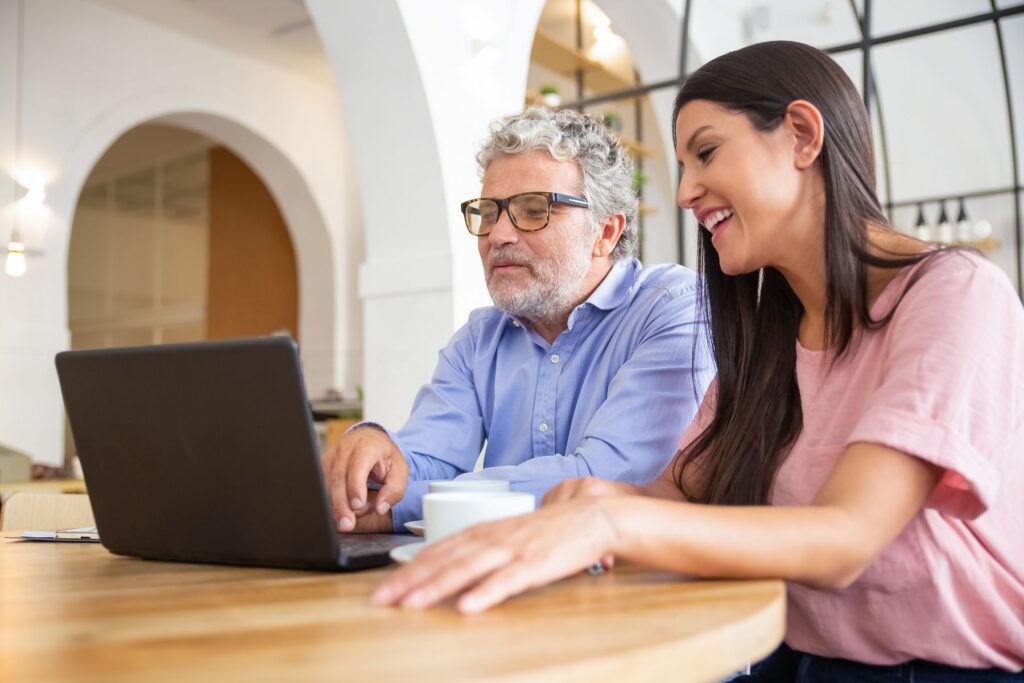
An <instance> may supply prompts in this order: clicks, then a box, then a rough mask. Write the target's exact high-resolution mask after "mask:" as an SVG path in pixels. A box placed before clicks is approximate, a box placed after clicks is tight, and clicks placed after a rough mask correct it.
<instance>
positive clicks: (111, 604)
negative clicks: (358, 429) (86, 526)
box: [0, 539, 785, 683]
mask: <svg viewBox="0 0 1024 683" xmlns="http://www.w3.org/2000/svg"><path fill="white" fill-rule="evenodd" d="M388 571H391V570H390V569H380V570H375V571H368V572H357V573H350V574H341V573H337V574H335V573H317V572H304V571H292V570H278V569H260V568H237V567H217V566H209V565H194V564H177V563H165V562H151V561H146V560H138V559H133V558H126V557H118V556H115V555H111V554H109V553H108V552H107V551H106V550H105V549H104V548H102V547H100V546H99V545H97V544H58V543H28V542H22V541H16V540H12V539H3V540H0V681H3V683H13V682H21V681H33V682H35V681H143V682H144V681H175V682H180V681H193V680H194V681H205V680H209V681H219V680H224V681H227V680H241V681H280V680H289V681H328V680H330V681H345V680H366V681H372V682H373V683H385V682H387V681H434V680H438V681H440V680H444V681H451V680H493V681H498V680H500V681H544V680H549V681H573V680H616V681H620V680H673V681H712V680H717V679H718V678H720V677H721V676H723V675H725V674H727V673H729V672H731V671H735V670H736V669H738V668H740V667H742V666H743V665H744V664H745V663H746V662H748V661H751V660H757V659H759V658H760V657H762V656H764V655H766V654H767V653H769V652H770V651H771V650H773V649H774V648H775V647H776V645H778V643H779V642H780V641H781V639H782V636H783V630H784V622H785V591H784V588H783V584H782V582H780V581H689V580H686V579H685V577H681V576H678V575H674V574H668V573H660V572H650V571H644V570H640V569H637V568H631V567H619V568H616V569H615V570H614V571H612V572H609V573H607V574H605V575H604V576H596V577H594V576H589V575H585V574H581V575H579V576H576V577H573V578H570V579H567V580H565V581H562V582H560V583H557V584H555V585H552V586H547V587H545V588H541V589H537V590H534V591H531V592H529V593H527V594H525V595H523V596H520V597H518V598H515V599H513V600H511V601H509V602H507V603H505V604H504V605H501V606H499V607H497V608H495V609H493V610H491V611H489V612H485V613H483V614H479V615H474V616H462V615H460V614H458V613H457V612H455V611H454V610H453V609H452V607H451V605H450V604H449V605H444V606H441V607H438V608H433V609H429V610H426V611H421V612H416V611H402V610H397V609H391V608H382V607H376V606H374V605H371V604H370V602H369V596H370V594H371V592H372V591H373V589H374V588H375V587H376V585H377V583H378V582H379V581H380V579H381V578H382V577H383V576H384V575H385V573H386V572H388Z"/></svg>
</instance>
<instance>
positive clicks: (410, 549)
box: [388, 522, 427, 564]
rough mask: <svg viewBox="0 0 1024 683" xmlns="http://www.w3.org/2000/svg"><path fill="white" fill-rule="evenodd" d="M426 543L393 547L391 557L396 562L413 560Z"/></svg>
mask: <svg viewBox="0 0 1024 683" xmlns="http://www.w3.org/2000/svg"><path fill="white" fill-rule="evenodd" d="M410 523H411V522H410ZM426 545H427V544H426V543H408V544H406V545H400V546H398V547H397V548H392V549H391V552H390V553H388V554H389V555H391V559H392V560H394V561H395V562H397V563H399V564H405V563H406V562H411V561H412V558H414V557H416V555H417V553H419V551H421V550H423V548H424V547H426Z"/></svg>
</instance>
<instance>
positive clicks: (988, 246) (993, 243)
mask: <svg viewBox="0 0 1024 683" xmlns="http://www.w3.org/2000/svg"><path fill="white" fill-rule="evenodd" d="M950 246H953V247H974V248H975V249H977V250H978V251H980V252H982V253H983V254H991V253H992V252H994V251H999V248H1000V247H1001V246H1003V245H1002V244H1001V243H1000V242H999V240H997V239H996V238H994V237H986V238H985V239H983V240H971V241H969V242H952V243H950Z"/></svg>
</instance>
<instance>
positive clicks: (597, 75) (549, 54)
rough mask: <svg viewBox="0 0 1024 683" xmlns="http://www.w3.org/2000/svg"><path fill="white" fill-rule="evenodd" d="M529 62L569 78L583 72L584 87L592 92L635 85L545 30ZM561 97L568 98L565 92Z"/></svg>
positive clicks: (536, 39)
mask: <svg viewBox="0 0 1024 683" xmlns="http://www.w3.org/2000/svg"><path fill="white" fill-rule="evenodd" d="M530 61H531V62H535V63H536V64H539V65H540V66H543V67H544V68H545V69H547V70H549V71H553V72H555V73H557V74H562V75H563V76H567V77H569V78H575V77H576V72H577V71H580V70H581V71H583V73H584V77H583V78H584V80H583V82H584V86H585V87H586V89H587V91H589V92H591V93H601V92H611V91H613V90H625V89H627V88H632V87H634V86H635V85H636V83H634V82H633V81H631V80H628V79H626V78H623V77H622V76H620V75H619V74H617V73H615V72H614V71H612V70H611V69H609V68H608V67H606V66H605V65H604V64H602V63H601V62H599V61H597V60H595V59H591V58H590V57H588V56H587V55H585V54H584V53H582V52H580V51H579V50H577V49H576V48H575V47H573V46H571V45H567V44H566V43H564V42H562V41H561V40H559V39H558V38H555V37H553V36H551V35H550V34H548V33H546V32H544V31H537V36H536V37H535V38H534V40H533V51H532V52H531V53H530ZM562 99H565V96H564V95H563V97H562Z"/></svg>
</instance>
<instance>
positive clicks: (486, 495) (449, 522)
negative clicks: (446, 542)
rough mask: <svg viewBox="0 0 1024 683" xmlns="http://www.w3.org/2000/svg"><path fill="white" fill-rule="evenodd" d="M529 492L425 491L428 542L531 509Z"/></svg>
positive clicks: (424, 501) (424, 509)
mask: <svg viewBox="0 0 1024 683" xmlns="http://www.w3.org/2000/svg"><path fill="white" fill-rule="evenodd" d="M534 507H536V501H535V499H534V497H533V494H532V493H512V492H509V491H504V492H483V493H481V492H468V491H456V492H452V493H447V492H446V493H428V494H427V495H425V496H423V521H424V526H425V530H426V537H427V543H433V542H434V541H439V540H441V539H442V538H444V537H446V536H451V535H452V534H455V533H458V532H460V531H462V530H463V529H466V528H468V527H471V526H473V525H475V524H480V523H481V522H490V521H493V520H496V519H504V518H505V517H514V516H516V515H525V514H526V513H528V512H533V509H534Z"/></svg>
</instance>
